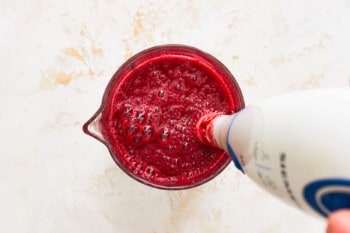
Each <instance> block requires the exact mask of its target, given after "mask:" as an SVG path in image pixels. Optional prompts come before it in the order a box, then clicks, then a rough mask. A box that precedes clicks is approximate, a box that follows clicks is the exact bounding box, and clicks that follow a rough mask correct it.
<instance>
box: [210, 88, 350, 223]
mask: <svg viewBox="0 0 350 233" xmlns="http://www.w3.org/2000/svg"><path fill="white" fill-rule="evenodd" d="M210 124H212V125H211V127H210V131H211V132H207V134H208V135H206V136H207V138H208V139H209V140H208V141H209V142H210V138H212V139H211V140H212V144H216V146H218V147H220V148H222V149H224V150H225V151H227V152H228V153H229V154H230V156H231V157H232V159H233V161H234V163H235V165H236V167H237V168H238V169H240V170H241V171H242V172H243V173H245V174H246V175H248V176H249V177H250V178H251V179H252V180H254V181H255V182H256V183H257V184H259V185H260V186H261V187H263V188H264V189H266V190H268V191H269V192H271V193H272V194H274V195H275V196H277V197H279V198H281V199H283V200H284V201H286V202H288V203H290V204H292V205H294V206H296V207H298V208H300V209H302V210H304V211H305V212H309V213H314V214H315V213H316V214H318V215H321V216H324V217H326V216H328V215H329V214H330V213H331V212H333V211H335V210H337V209H340V208H350V90H349V89H334V90H312V91H304V92H299V93H294V94H288V95H285V96H281V97H276V98H272V99H270V100H268V101H265V102H262V103H261V104H256V105H252V106H249V107H247V108H245V109H244V110H242V111H240V112H238V113H236V114H234V115H230V116H225V115H222V116H218V117H216V118H214V120H212V122H211V123H210Z"/></svg>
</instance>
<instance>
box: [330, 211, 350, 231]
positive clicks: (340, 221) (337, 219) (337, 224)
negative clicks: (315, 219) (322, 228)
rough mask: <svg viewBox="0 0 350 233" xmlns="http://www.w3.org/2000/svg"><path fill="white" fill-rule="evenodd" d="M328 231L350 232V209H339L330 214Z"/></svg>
mask: <svg viewBox="0 0 350 233" xmlns="http://www.w3.org/2000/svg"><path fill="white" fill-rule="evenodd" d="M327 233H350V210H338V211H336V212H334V213H332V214H331V215H329V217H328V221H327Z"/></svg>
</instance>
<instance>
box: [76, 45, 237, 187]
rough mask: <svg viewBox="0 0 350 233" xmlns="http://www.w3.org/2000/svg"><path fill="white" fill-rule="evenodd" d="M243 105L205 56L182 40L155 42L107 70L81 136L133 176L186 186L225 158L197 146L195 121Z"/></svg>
mask: <svg viewBox="0 0 350 233" xmlns="http://www.w3.org/2000/svg"><path fill="white" fill-rule="evenodd" d="M242 108H244V100H243V96H242V93H241V91H240V88H239V86H238V84H237V82H236V80H235V78H234V77H233V75H232V74H231V73H230V72H229V70H228V69H227V68H226V67H225V66H224V65H223V64H222V63H221V62H220V61H218V60H217V59H216V58H214V57H213V56H211V55H209V54H207V53H205V52H202V51H200V50H198V49H196V48H193V47H189V46H185V45H162V46H156V47H152V48H149V49H147V50H144V51H142V52H140V53H138V54H136V55H135V56H133V57H131V58H130V59H129V60H127V61H126V62H125V63H124V64H123V65H122V66H121V67H120V68H119V69H118V70H117V72H116V73H115V74H114V75H113V77H112V79H111V80H110V82H109V84H108V86H107V88H106V90H105V93H104V96H103V100H102V104H101V106H100V108H99V109H98V111H97V112H96V113H95V114H94V115H93V117H92V118H91V119H90V120H89V121H88V122H86V123H85V124H84V126H83V130H84V132H85V133H86V134H88V135H90V136H92V137H94V138H96V139H98V140H99V141H101V142H102V143H104V144H105V145H106V146H107V148H108V149H109V151H110V154H111V155H112V158H113V159H114V161H115V162H116V164H117V165H118V166H119V167H120V168H121V169H122V170H123V171H124V172H125V173H127V174H128V175H129V176H131V177H132V178H134V179H135V180H137V181H139V182H141V183H143V184H146V185H149V186H152V187H156V188H161V189H167V190H176V189H186V188H191V187H195V186H198V185H200V184H203V183H205V182H207V181H209V180H211V179H212V178H214V177H215V176H216V175H218V174H219V173H220V172H221V171H222V170H223V169H224V168H225V167H226V166H227V165H228V164H229V163H230V161H231V159H230V157H229V156H228V155H227V154H226V153H225V152H224V151H222V150H220V149H217V148H213V147H210V146H207V145H204V144H202V143H201V142H200V141H199V139H198V138H197V137H196V129H195V126H196V123H197V121H198V120H199V119H200V117H202V116H203V115H205V114H211V113H218V114H232V113H235V112H237V111H239V110H241V109H242Z"/></svg>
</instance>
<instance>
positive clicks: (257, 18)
mask: <svg viewBox="0 0 350 233" xmlns="http://www.w3.org/2000/svg"><path fill="white" fill-rule="evenodd" d="M349 12H350V2H349V1H346V0H344V1H331V0H330V1H326V0H325V1H287V0H286V1H282V0H280V1H278V0H275V1H272V0H270V1H247V0H242V1H228V0H227V1H134V0H129V1H110V0H105V1H95V0H89V1H88V0H86V1H82V0H77V1H68V0H62V1H53V0H46V1H39V0H37V1H24V0H17V1H16V0H15V1H7V0H0V35H1V36H0V75H1V76H0V106H1V110H0V130H1V131H0V206H1V208H0V219H1V232H13V233H22V232H23V233H27V232H28V233H34V232H35V233H41V232H42V233H44V232H45V233H46V232H51V233H55V232H57V233H63V232H74V233H76V232H84V233H92V232H104V233H109V232H111V233H112V232H113V233H116V232H118V233H129V232H130V233H172V232H176V233H177V232H184V233H187V232H192V233H196V232H198V233H199V232H200V233H214V232H215V233H216V232H249V233H255V232H259V233H275V232H276V233H280V232H282V233H292V232H293V233H294V232H298V233H303V232H305V233H306V232H324V227H325V226H324V222H322V221H319V220H316V219H314V218H311V217H309V216H307V215H304V214H302V213H299V212H298V211H297V210H294V209H293V208H290V207H289V206H286V205H284V204H281V202H279V201H277V200H275V199H274V198H273V197H271V196H270V195H268V194H267V193H265V192H264V191H262V190H260V189H259V188H257V187H256V186H255V185H254V184H253V183H252V182H251V181H250V180H248V179H247V178H246V177H245V176H243V175H242V174H240V173H239V172H238V171H237V170H235V168H234V166H233V165H230V166H229V167H228V168H227V169H226V170H225V171H224V172H223V173H222V174H221V175H219V176H218V177H217V178H215V179H214V180H212V181H210V182H209V183H207V184H204V185H202V186H200V187H197V188H194V189H190V190H185V191H162V190H156V189H153V188H150V187H146V186H144V185H142V184H140V183H138V182H136V181H134V180H132V179H131V178H129V177H128V176H127V175H125V174H124V173H123V172H122V171H121V170H120V169H119V168H118V167H117V166H116V165H115V164H114V162H113V160H112V159H111V157H110V156H109V153H108V151H107V149H106V148H105V147H104V146H103V145H102V144H101V143H99V142H98V141H96V140H94V139H92V138H90V137H88V136H86V135H84V134H83V133H82V130H81V127H82V124H83V123H84V122H85V121H86V120H88V118H89V117H90V116H91V115H92V114H93V113H94V112H95V111H96V110H97V108H98V106H99V104H100V101H101V98H102V95H103V92H104V88H105V86H106V85H107V83H108V81H109V79H110V77H111V76H112V75H113V73H114V72H115V71H116V69H117V68H118V66H120V65H121V64H122V63H123V62H124V61H125V60H126V59H127V58H128V57H130V56H131V55H133V54H135V53H136V52H138V51H140V50H143V49H145V48H148V47H151V46H154V45H158V44H165V43H180V44H187V45H192V46H195V47H197V48H199V49H202V50H204V51H207V52H209V53H211V54H212V55H214V56H215V57H217V58H218V59H219V60H221V61H222V62H223V63H224V64H226V66H227V67H228V68H229V69H230V70H231V72H232V73H233V74H234V75H235V77H236V78H237V81H238V82H239V84H240V86H241V89H242V91H243V94H244V96H245V100H246V103H247V104H249V103H253V102H256V101H258V100H261V99H264V98H267V97H270V96H275V95H278V94H282V93H286V92H290V91H294V90H299V89H306V88H321V87H328V86H349V77H350V66H349V64H350V44H349V41H350V27H349V22H350V14H349Z"/></svg>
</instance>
